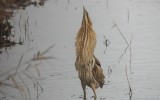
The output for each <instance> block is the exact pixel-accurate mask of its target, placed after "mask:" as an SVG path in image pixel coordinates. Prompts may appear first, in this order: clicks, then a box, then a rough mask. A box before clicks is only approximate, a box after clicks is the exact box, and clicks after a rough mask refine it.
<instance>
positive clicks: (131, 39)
mask: <svg viewBox="0 0 160 100" xmlns="http://www.w3.org/2000/svg"><path fill="white" fill-rule="evenodd" d="M132 39H133V35H132V37H131V40H130V72H131V73H133V71H132Z"/></svg>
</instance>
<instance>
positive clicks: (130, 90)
mask: <svg viewBox="0 0 160 100" xmlns="http://www.w3.org/2000/svg"><path fill="white" fill-rule="evenodd" d="M125 72H126V77H127V82H128V87H129V93H128V94H129V100H131V99H132V88H131V85H130V82H129V79H128V75H127V65H126V68H125Z"/></svg>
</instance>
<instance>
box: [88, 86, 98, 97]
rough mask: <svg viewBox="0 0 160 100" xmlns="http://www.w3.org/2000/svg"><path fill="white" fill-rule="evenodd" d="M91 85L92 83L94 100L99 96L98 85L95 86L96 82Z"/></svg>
mask: <svg viewBox="0 0 160 100" xmlns="http://www.w3.org/2000/svg"><path fill="white" fill-rule="evenodd" d="M90 85H91V88H92V90H93V93H94V100H96V98H97V95H96V86H95V84H94V83H91V84H90Z"/></svg>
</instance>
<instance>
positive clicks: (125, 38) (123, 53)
mask: <svg viewBox="0 0 160 100" xmlns="http://www.w3.org/2000/svg"><path fill="white" fill-rule="evenodd" d="M114 22H115V21H114ZM113 27H116V28H117V29H118V31H119V33H120V34H121V36H122V37H123V39H124V41H125V42H126V44H127V46H126V48H125V50H124V52H123V53H122V55H121V56H120V57H119V59H120V60H121V59H122V57H123V56H124V54H125V53H126V51H127V49H128V47H129V43H128V41H127V39H126V38H125V36H124V35H123V33H122V32H121V30H120V29H119V27H118V26H117V24H116V22H115V25H114V26H113Z"/></svg>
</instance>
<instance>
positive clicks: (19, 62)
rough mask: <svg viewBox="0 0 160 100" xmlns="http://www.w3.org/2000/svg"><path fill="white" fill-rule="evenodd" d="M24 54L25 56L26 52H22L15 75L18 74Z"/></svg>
mask: <svg viewBox="0 0 160 100" xmlns="http://www.w3.org/2000/svg"><path fill="white" fill-rule="evenodd" d="M23 56H24V53H23V54H22V56H21V58H20V60H19V63H18V65H17V68H16V71H15V75H16V74H17V71H18V68H19V67H20V64H21V61H22V59H23Z"/></svg>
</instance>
